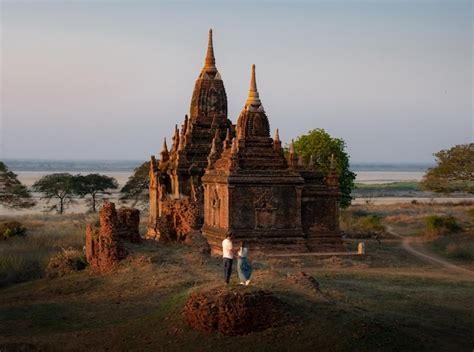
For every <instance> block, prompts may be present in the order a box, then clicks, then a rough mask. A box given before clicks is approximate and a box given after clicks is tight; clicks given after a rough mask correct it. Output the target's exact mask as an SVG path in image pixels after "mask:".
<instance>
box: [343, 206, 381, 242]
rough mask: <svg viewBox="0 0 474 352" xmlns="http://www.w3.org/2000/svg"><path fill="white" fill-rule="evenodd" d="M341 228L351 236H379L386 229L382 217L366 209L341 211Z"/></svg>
mask: <svg viewBox="0 0 474 352" xmlns="http://www.w3.org/2000/svg"><path fill="white" fill-rule="evenodd" d="M341 229H342V230H343V231H344V232H345V233H346V236H347V237H349V238H371V237H378V236H379V235H381V234H382V233H383V232H384V231H385V226H384V225H383V224H382V222H381V218H380V217H379V216H378V215H376V214H370V213H368V212H366V211H364V210H361V209H356V210H353V211H342V212H341Z"/></svg>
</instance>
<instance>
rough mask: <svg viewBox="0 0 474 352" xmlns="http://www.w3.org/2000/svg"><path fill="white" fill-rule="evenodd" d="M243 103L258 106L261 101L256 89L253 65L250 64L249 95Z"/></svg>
mask: <svg viewBox="0 0 474 352" xmlns="http://www.w3.org/2000/svg"><path fill="white" fill-rule="evenodd" d="M245 105H252V106H256V107H258V106H260V105H262V102H261V101H260V96H259V94H258V90H257V79H256V78H255V65H252V75H251V76H250V87H249V95H248V97H247V101H246V102H245Z"/></svg>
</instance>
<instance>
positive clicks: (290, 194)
mask: <svg viewBox="0 0 474 352" xmlns="http://www.w3.org/2000/svg"><path fill="white" fill-rule="evenodd" d="M229 203H230V227H231V228H233V229H235V230H239V229H242V230H245V229H249V230H250V229H251V230H268V229H298V228H300V222H299V213H298V209H299V207H298V194H297V189H296V187H295V186H292V185H272V186H267V187H265V186H253V185H249V186H240V185H239V186H234V188H233V189H232V193H231V198H230V202H229Z"/></svg>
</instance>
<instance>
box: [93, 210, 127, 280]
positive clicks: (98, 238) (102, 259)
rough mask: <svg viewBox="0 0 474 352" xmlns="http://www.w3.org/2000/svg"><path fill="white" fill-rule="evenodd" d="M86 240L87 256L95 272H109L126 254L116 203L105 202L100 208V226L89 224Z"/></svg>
mask: <svg viewBox="0 0 474 352" xmlns="http://www.w3.org/2000/svg"><path fill="white" fill-rule="evenodd" d="M85 242H86V258H87V261H88V263H89V265H90V268H91V270H92V271H94V272H99V273H105V272H109V271H111V270H113V269H115V268H116V267H117V266H118V262H119V260H120V259H123V258H124V257H125V256H126V251H125V249H124V247H123V246H122V244H121V243H120V239H119V235H118V216H117V211H116V210H115V204H114V203H110V202H105V203H104V205H103V206H102V208H101V209H100V212H99V228H97V227H96V225H94V224H87V227H86V241H85Z"/></svg>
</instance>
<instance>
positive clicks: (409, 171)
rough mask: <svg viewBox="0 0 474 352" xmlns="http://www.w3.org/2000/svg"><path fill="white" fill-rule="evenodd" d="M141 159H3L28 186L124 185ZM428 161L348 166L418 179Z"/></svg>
mask: <svg viewBox="0 0 474 352" xmlns="http://www.w3.org/2000/svg"><path fill="white" fill-rule="evenodd" d="M143 162H144V161H140V160H81V161H67V160H5V163H6V164H7V165H8V167H9V168H10V169H11V170H12V171H14V172H15V173H16V174H17V175H18V177H19V179H20V181H22V182H23V183H24V184H26V185H27V186H31V185H32V184H33V183H34V182H35V181H36V180H38V179H40V178H41V177H42V176H44V175H47V174H51V173H56V172H69V173H72V174H88V173H101V174H105V175H108V176H111V177H114V178H116V179H117V181H118V183H119V184H120V186H123V185H124V184H125V182H126V181H127V179H128V177H129V176H130V175H131V174H132V173H133V170H134V169H135V168H136V167H138V166H140V165H141V164H142V163H143ZM431 166H432V165H430V164H402V163H398V164H388V163H387V164H384V163H373V164H371V163H354V164H353V165H351V170H353V171H354V172H355V173H356V174H357V178H356V182H360V183H390V182H399V181H419V180H421V178H422V177H423V174H424V173H425V171H426V170H427V169H428V168H429V167H431Z"/></svg>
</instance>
